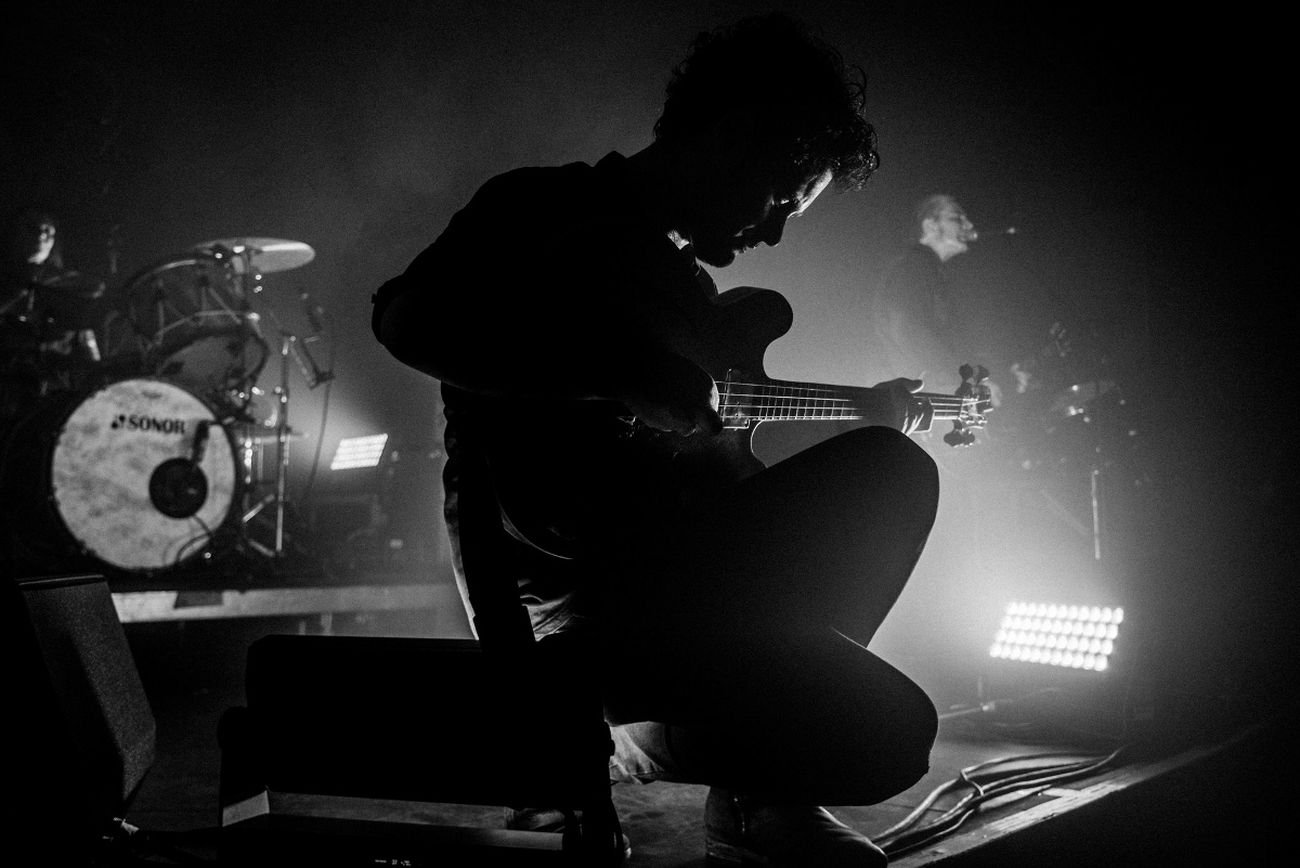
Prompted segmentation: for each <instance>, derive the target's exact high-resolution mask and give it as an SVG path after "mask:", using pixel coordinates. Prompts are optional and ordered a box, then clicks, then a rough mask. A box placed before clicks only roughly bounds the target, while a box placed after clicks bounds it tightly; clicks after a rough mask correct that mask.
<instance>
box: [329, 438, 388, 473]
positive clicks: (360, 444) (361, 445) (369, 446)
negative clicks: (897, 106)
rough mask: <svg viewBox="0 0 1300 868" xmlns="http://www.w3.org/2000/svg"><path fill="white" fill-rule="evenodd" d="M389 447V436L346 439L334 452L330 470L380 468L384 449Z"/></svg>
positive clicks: (341, 441)
mask: <svg viewBox="0 0 1300 868" xmlns="http://www.w3.org/2000/svg"><path fill="white" fill-rule="evenodd" d="M386 445H388V435H387V434H372V435H370V436H368V437H344V438H343V439H342V440H340V441H339V446H338V448H337V449H336V450H334V457H333V458H332V459H331V460H330V470H355V469H357V468H360V467H378V466H379V459H380V458H382V457H383V454H384V447H385V446H386Z"/></svg>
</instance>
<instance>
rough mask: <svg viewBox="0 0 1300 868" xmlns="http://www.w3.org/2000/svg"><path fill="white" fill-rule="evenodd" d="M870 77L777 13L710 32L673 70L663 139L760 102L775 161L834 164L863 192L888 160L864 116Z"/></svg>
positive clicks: (760, 131) (660, 129)
mask: <svg viewBox="0 0 1300 868" xmlns="http://www.w3.org/2000/svg"><path fill="white" fill-rule="evenodd" d="M865 102H866V76H865V74H864V73H863V72H862V70H861V69H859V68H857V67H852V68H847V67H846V66H845V64H844V59H843V58H842V57H841V56H840V53H839V51H837V50H836V49H835V48H834V47H833V46H831V45H829V44H828V43H826V42H825V41H823V40H821V39H820V38H818V37H816V36H814V35H812V34H811V33H810V32H809V31H808V28H807V27H806V26H805V25H804V24H803V23H802V22H799V21H797V20H796V19H794V18H791V17H790V16H788V15H785V14H782V13H779V12H775V13H771V14H769V15H762V16H758V17H754V18H746V19H745V20H743V21H740V22H738V23H736V24H733V25H730V26H728V27H723V28H719V29H718V30H714V31H712V32H707V33H701V34H699V36H697V37H696V38H695V40H694V41H693V42H692V43H691V52H690V55H689V56H688V57H687V58H686V60H684V61H682V63H681V64H680V65H678V66H677V68H676V69H675V70H673V77H672V80H671V81H669V83H668V91H667V99H666V100H665V102H664V109H663V114H662V115H660V117H659V120H658V121H656V122H655V127H654V133H655V138H656V139H658V140H660V141H666V142H671V141H675V140H677V139H679V138H681V137H683V136H687V135H690V134H692V133H697V132H701V131H703V130H706V129H708V126H709V124H711V123H712V122H713V121H715V120H716V119H717V118H718V117H719V116H720V115H722V114H723V113H724V112H726V111H728V110H730V109H733V108H748V109H752V110H754V111H753V114H754V116H755V117H756V118H758V128H757V129H756V130H755V135H756V137H757V139H758V141H759V142H760V143H762V144H763V145H764V146H765V147H766V149H767V152H768V154H769V156H770V158H771V159H772V160H773V161H775V162H779V163H784V164H785V165H787V166H789V167H791V168H792V169H794V170H795V171H796V172H798V173H799V174H800V175H802V176H803V177H809V176H811V175H820V174H821V173H823V172H825V171H826V170H828V169H829V170H830V171H831V172H832V173H833V174H834V176H835V181H836V183H837V184H838V185H839V186H840V187H843V188H847V189H858V188H860V187H862V185H863V184H865V183H866V182H867V179H868V178H870V177H871V174H872V173H873V172H874V171H875V170H876V168H877V167H878V166H879V165H880V155H879V154H877V153H876V131H875V129H874V128H873V127H872V126H871V124H870V123H868V122H867V119H866V117H865V115H864V105H865Z"/></svg>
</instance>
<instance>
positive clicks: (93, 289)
mask: <svg viewBox="0 0 1300 868" xmlns="http://www.w3.org/2000/svg"><path fill="white" fill-rule="evenodd" d="M30 286H31V288H32V289H33V290H35V291H36V292H37V293H42V292H44V291H45V290H51V291H53V293H54V294H56V295H75V296H77V297H79V298H99V297H100V296H101V295H103V294H104V291H105V290H106V289H108V285H107V284H105V283H104V281H102V280H100V279H99V278H98V277H94V276H92V275H89V274H82V273H81V272H80V271H72V270H68V271H60V272H58V273H57V274H53V275H50V276H47V277H42V278H39V279H38V280H35V281H33V282H32V283H31V284H30ZM45 294H46V295H48V294H49V293H45Z"/></svg>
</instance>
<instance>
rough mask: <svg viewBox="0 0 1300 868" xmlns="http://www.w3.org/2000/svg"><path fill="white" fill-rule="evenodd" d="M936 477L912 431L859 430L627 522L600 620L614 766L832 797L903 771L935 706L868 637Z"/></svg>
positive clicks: (925, 526)
mask: <svg viewBox="0 0 1300 868" xmlns="http://www.w3.org/2000/svg"><path fill="white" fill-rule="evenodd" d="M938 486H939V483H938V474H937V472H936V469H935V466H934V463H933V462H932V461H931V459H930V458H929V457H928V456H927V455H926V454H925V453H924V451H922V450H921V449H920V448H919V447H918V446H917V445H916V444H915V443H913V442H911V441H910V440H909V439H908V438H907V437H905V436H904V435H902V434H900V433H898V432H896V431H892V430H890V429H886V428H862V429H857V430H853V431H849V432H847V433H844V434H841V435H839V436H837V437H835V438H832V439H831V440H828V441H825V442H823V443H820V444H818V445H816V446H814V447H812V448H810V449H808V450H806V451H804V452H801V453H799V454H797V455H795V456H793V457H791V458H789V459H787V460H786V461H783V462H781V463H779V464H776V465H774V466H773V467H770V468H768V469H766V470H764V471H762V472H761V473H759V474H757V475H755V476H753V477H751V478H749V479H747V480H745V481H744V482H742V483H740V484H738V485H736V486H734V487H733V488H729V489H727V490H725V491H723V492H721V493H720V494H718V496H717V497H716V498H714V499H713V500H711V501H710V502H708V503H706V504H701V505H700V506H699V507H698V508H693V509H691V510H690V511H689V512H686V513H684V514H682V515H679V516H675V517H673V518H672V520H670V521H668V522H666V523H664V524H656V525H654V526H652V527H640V528H635V529H632V530H630V531H629V534H628V536H627V538H626V539H624V540H622V541H621V543H620V546H619V550H620V552H621V553H622V556H621V557H620V558H619V560H618V568H617V573H618V575H617V578H616V579H613V580H608V581H604V582H602V583H601V584H600V587H602V588H603V600H602V604H601V617H600V618H599V622H600V623H601V652H602V654H603V661H604V667H605V673H604V679H603V682H604V685H605V689H606V691H607V693H606V711H607V716H608V719H609V720H610V722H611V724H629V725H628V726H616V728H615V742H616V744H617V745H619V746H620V748H621V751H622V753H623V757H622V760H623V761H624V762H625V763H626V766H627V769H628V770H630V771H632V772H633V773H634V774H635V775H636V776H637V777H640V778H641V779H656V778H658V779H666V780H675V781H685V782H692V783H705V784H713V785H719V786H724V787H727V788H729V789H735V790H739V791H744V792H746V793H749V794H752V795H756V796H759V797H762V798H766V799H767V800H769V801H776V802H801V803H815V804H832V805H850V804H873V803H876V802H879V801H882V800H884V799H886V798H889V797H890V796H892V795H895V794H896V793H898V792H901V791H902V790H905V789H907V788H908V787H910V786H911V785H912V784H914V783H915V782H916V781H917V780H919V779H920V777H921V776H922V775H923V774H924V773H925V771H926V770H927V768H928V764H929V751H930V747H931V746H932V744H933V742H934V737H935V733H936V728H937V719H936V715H935V710H934V706H933V704H932V703H931V702H930V700H929V699H928V698H927V697H926V696H925V694H924V693H923V692H922V691H921V689H920V688H919V687H917V686H916V685H915V684H914V683H913V682H912V681H911V680H910V679H908V678H907V677H906V676H905V675H903V674H902V673H901V672H899V671H898V670H897V669H895V668H893V667H892V666H890V665H889V664H888V663H886V662H884V661H883V660H881V659H880V658H878V657H877V656H875V655H874V654H872V653H871V652H870V651H868V650H867V647H866V646H867V643H868V642H870V640H871V637H872V635H873V634H874V633H875V631H876V629H877V628H878V627H879V626H880V623H881V622H882V621H883V620H884V618H885V616H886V615H887V614H888V612H889V610H890V607H891V606H893V604H894V601H895V600H897V598H898V595H899V594H900V593H901V592H902V590H903V586H904V585H905V584H906V582H907V579H908V576H909V575H910V574H911V572H912V569H913V567H914V566H915V564H916V561H917V558H918V557H919V556H920V553H921V549H922V547H923V546H924V544H925V541H926V537H927V535H928V534H929V532H930V528H931V525H932V524H933V522H934V516H935V509H936V504H937V501H938ZM629 563H630V567H629ZM629 753H631V754H632V756H631V757H630V758H629V756H628V754H629Z"/></svg>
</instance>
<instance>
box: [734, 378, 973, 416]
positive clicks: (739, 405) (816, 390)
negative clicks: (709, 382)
mask: <svg viewBox="0 0 1300 868" xmlns="http://www.w3.org/2000/svg"><path fill="white" fill-rule="evenodd" d="M725 386H726V389H725V391H724V392H723V394H722V395H721V407H720V408H719V409H720V412H721V415H722V417H723V418H724V419H725V418H731V417H733V416H743V417H746V418H749V419H753V420H756V421H799V420H808V421H812V420H823V421H832V420H845V421H852V420H855V419H862V418H864V417H865V416H866V415H867V414H868V413H869V412H870V410H871V409H872V408H873V407H875V406H878V405H879V403H880V401H881V400H882V399H881V398H880V397H879V396H878V393H875V392H873V390H871V389H855V388H852V387H848V386H825V385H821V384H818V383H794V382H776V381H773V382H768V383H747V382H741V381H736V380H728V381H726V383H725ZM916 397H917V398H918V399H922V400H928V401H929V402H930V405H931V406H932V407H934V418H935V421H950V420H953V419H958V418H961V417H962V416H963V415H965V414H968V413H971V412H973V411H974V409H975V401H974V399H973V398H963V397H960V396H957V395H940V394H936V393H932V392H917V393H916Z"/></svg>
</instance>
